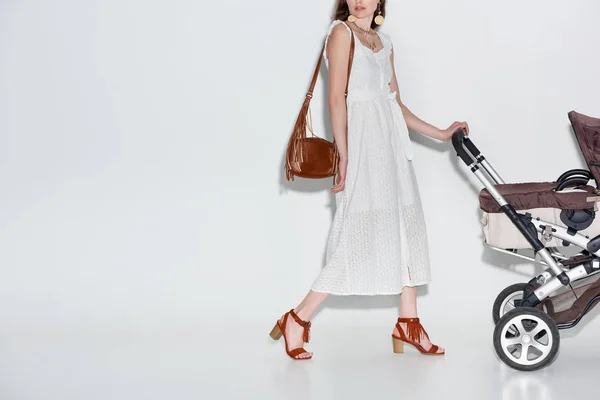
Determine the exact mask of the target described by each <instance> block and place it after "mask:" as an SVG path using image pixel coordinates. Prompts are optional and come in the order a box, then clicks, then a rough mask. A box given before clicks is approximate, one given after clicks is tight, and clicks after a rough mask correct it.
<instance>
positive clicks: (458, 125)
mask: <svg viewBox="0 0 600 400" xmlns="http://www.w3.org/2000/svg"><path fill="white" fill-rule="evenodd" d="M459 129H464V131H465V134H467V135H468V134H469V125H468V124H467V123H466V122H458V121H457V122H455V123H453V124H452V125H450V127H449V128H448V129H446V130H443V131H442V140H443V141H444V142H448V141H450V140H451V139H452V135H454V132H456V131H457V130H459Z"/></svg>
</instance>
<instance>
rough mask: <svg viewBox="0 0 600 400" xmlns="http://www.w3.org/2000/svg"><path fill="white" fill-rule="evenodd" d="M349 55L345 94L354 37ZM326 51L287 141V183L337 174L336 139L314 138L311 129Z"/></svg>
mask: <svg viewBox="0 0 600 400" xmlns="http://www.w3.org/2000/svg"><path fill="white" fill-rule="evenodd" d="M351 37H352V39H351V42H350V55H349V58H348V81H346V92H345V95H346V96H347V95H348V82H349V81H350V71H351V69H352V60H353V58H354V34H352V35H351ZM324 52H325V44H323V50H321V53H320V54H319V60H318V62H317V67H316V68H315V72H314V74H313V77H312V81H311V83H310V88H309V89H308V92H307V93H306V98H305V99H304V104H302V108H301V109H300V113H299V114H298V118H297V119H296V124H295V125H294V130H293V131H292V135H291V137H290V140H289V142H288V147H287V152H286V163H285V171H286V178H287V180H288V181H289V180H292V181H293V180H294V176H299V177H301V178H312V179H319V178H328V177H331V176H333V179H334V183H335V176H336V174H337V172H338V162H339V153H338V150H337V147H336V145H335V139H334V141H333V142H330V141H328V140H326V139H323V138H320V137H317V136H315V134H314V132H313V130H312V121H311V120H310V115H309V113H310V100H311V99H312V95H313V91H314V89H315V84H316V82H317V77H318V75H319V69H320V68H321V61H322V59H323V57H322V56H323V53H324ZM307 129H308V130H309V131H310V133H311V137H307V135H306V130H307Z"/></svg>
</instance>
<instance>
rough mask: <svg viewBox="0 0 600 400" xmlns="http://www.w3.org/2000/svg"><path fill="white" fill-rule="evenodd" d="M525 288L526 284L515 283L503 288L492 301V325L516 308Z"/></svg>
mask: <svg viewBox="0 0 600 400" xmlns="http://www.w3.org/2000/svg"><path fill="white" fill-rule="evenodd" d="M525 286H527V284H526V283H515V284H514V285H510V286H508V287H507V288H505V289H504V290H503V291H501V292H500V294H499V295H498V296H497V297H496V300H494V305H493V307H492V318H493V319H494V325H496V324H498V321H499V320H500V318H502V316H503V315H504V314H506V313H507V312H509V311H510V310H514V309H515V308H517V307H518V306H519V304H520V302H521V300H523V290H524V289H525Z"/></svg>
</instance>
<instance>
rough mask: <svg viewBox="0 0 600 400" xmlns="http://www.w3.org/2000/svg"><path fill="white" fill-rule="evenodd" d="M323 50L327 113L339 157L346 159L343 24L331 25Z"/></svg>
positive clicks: (345, 36)
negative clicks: (327, 64) (326, 72)
mask: <svg viewBox="0 0 600 400" xmlns="http://www.w3.org/2000/svg"><path fill="white" fill-rule="evenodd" d="M325 51H326V52H327V59H328V60H329V114H330V116H331V126H332V128H333V137H334V138H335V143H336V145H337V149H338V152H339V154H340V159H342V160H348V147H347V119H346V118H347V115H346V96H345V93H346V82H347V80H348V54H349V53H350V36H349V34H348V30H347V29H346V27H345V26H343V25H342V24H338V25H336V26H334V27H333V29H332V30H331V34H330V36H329V39H328V41H327V48H326V50H325Z"/></svg>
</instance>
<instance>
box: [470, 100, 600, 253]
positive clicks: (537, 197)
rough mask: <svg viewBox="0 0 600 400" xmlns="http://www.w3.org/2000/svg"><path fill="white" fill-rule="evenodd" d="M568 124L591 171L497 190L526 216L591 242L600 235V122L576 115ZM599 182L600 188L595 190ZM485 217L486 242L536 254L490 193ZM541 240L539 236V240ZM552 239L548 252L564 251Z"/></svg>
mask: <svg viewBox="0 0 600 400" xmlns="http://www.w3.org/2000/svg"><path fill="white" fill-rule="evenodd" d="M569 119H570V121H571V125H572V127H573V130H574V132H575V136H576V138H577V141H578V143H579V146H580V149H581V151H582V153H583V156H584V158H585V159H586V161H587V163H588V165H589V170H585V169H573V170H569V171H567V172H565V173H564V174H562V175H561V176H560V177H559V178H558V179H557V180H556V181H554V182H529V183H509V184H497V185H495V188H496V190H498V192H499V193H500V194H501V195H502V196H503V197H504V198H505V199H506V201H507V202H508V203H509V204H510V205H511V206H513V208H514V209H515V210H516V211H517V212H518V213H519V214H522V215H527V214H530V215H531V216H532V217H533V218H540V219H542V220H544V221H548V222H550V223H553V224H556V225H559V226H563V227H565V228H568V229H569V230H570V231H572V232H579V233H581V234H584V235H588V236H590V237H594V236H597V235H600V217H598V218H596V214H597V211H598V207H597V202H598V201H600V191H598V187H597V182H600V161H599V160H600V119H598V118H592V117H589V116H586V115H583V114H579V113H576V112H575V111H571V112H570V113H569ZM590 181H595V183H596V186H591V185H590V184H589V183H590ZM479 207H480V209H481V210H482V211H483V218H482V220H481V223H482V224H483V231H484V236H485V240H486V242H487V243H488V244H489V245H491V246H495V247H500V248H504V249H524V248H527V249H529V248H531V245H530V244H529V242H528V241H527V240H526V239H525V238H524V237H523V235H522V234H521V233H520V232H519V231H518V229H517V228H516V226H515V225H514V224H513V223H512V222H511V221H510V220H509V219H508V217H507V216H506V215H505V214H504V213H503V212H502V210H501V209H500V206H499V204H498V203H497V202H496V200H495V199H494V198H493V197H492V195H491V193H490V192H489V191H488V190H487V189H483V190H481V191H480V193H479ZM538 237H540V234H538ZM562 245H563V243H562V241H560V240H558V239H556V238H553V239H551V240H550V241H549V242H547V243H546V246H547V247H558V246H562Z"/></svg>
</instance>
